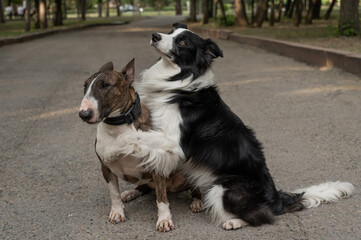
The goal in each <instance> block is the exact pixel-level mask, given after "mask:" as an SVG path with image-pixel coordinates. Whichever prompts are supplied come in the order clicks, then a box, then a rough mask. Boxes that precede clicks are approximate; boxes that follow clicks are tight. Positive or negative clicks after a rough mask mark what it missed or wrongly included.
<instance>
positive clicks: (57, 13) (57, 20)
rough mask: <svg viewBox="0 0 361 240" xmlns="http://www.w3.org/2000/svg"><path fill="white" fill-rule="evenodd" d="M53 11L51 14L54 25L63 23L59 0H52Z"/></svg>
mask: <svg viewBox="0 0 361 240" xmlns="http://www.w3.org/2000/svg"><path fill="white" fill-rule="evenodd" d="M54 13H55V14H53V24H54V26H61V25H63V12H62V10H61V0H55V1H54Z"/></svg>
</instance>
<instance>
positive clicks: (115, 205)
mask: <svg viewBox="0 0 361 240" xmlns="http://www.w3.org/2000/svg"><path fill="white" fill-rule="evenodd" d="M133 82H134V59H133V60H132V61H130V62H129V63H128V64H127V65H126V67H124V69H123V70H122V71H121V72H117V71H114V70H113V63H111V62H108V63H107V64H105V65H104V66H102V67H101V68H100V69H99V71H98V72H96V73H95V74H93V75H92V76H90V77H89V78H88V79H87V80H86V81H85V84H84V98H83V100H82V103H81V106H80V109H79V116H80V117H81V118H82V119H83V120H84V121H85V122H87V123H89V124H98V125H97V137H96V141H95V152H96V154H97V156H98V158H99V160H100V162H101V167H102V173H103V176H104V178H105V180H106V182H107V183H108V187H109V191H110V197H111V201H112V206H111V211H110V214H109V221H110V222H111V223H118V222H124V221H125V215H124V204H123V203H124V202H127V201H130V200H132V199H135V198H136V197H138V196H140V195H142V194H144V193H147V192H149V190H150V189H155V191H156V196H157V206H158V221H157V224H156V229H157V230H158V231H169V230H171V229H172V228H173V227H174V224H173V222H172V216H171V213H170V210H169V202H168V199H167V193H166V191H170V192H180V191H185V190H188V189H190V186H189V185H187V184H186V183H185V178H184V177H183V176H181V175H180V174H178V173H177V172H174V173H172V174H171V175H170V176H169V178H168V179H166V178H164V177H162V175H161V174H159V173H156V172H155V171H152V172H151V173H149V172H147V171H146V169H144V167H142V166H141V165H140V164H141V159H139V158H137V157H134V156H132V154H129V150H126V151H124V152H123V151H122V148H121V147H120V146H119V144H118V143H119V141H122V139H127V135H129V134H132V133H134V132H136V131H152V130H151V127H152V125H151V117H150V113H149V110H148V109H147V108H146V106H145V105H144V104H142V103H140V99H139V96H138V94H137V93H136V91H135V90H134V88H133V87H132V83H133ZM151 141H152V144H154V145H155V146H158V147H159V144H163V143H161V142H159V141H157V139H156V138H155V139H152V140H151ZM165 149H166V148H165ZM144 157H149V156H144ZM118 178H121V179H123V180H125V181H128V182H130V183H132V184H134V185H136V188H135V189H134V190H128V191H124V192H123V193H120V191H119V185H118ZM192 198H193V201H192V203H191V205H190V208H191V210H192V211H193V212H200V211H203V203H202V201H201V193H200V191H199V189H198V188H194V189H192Z"/></svg>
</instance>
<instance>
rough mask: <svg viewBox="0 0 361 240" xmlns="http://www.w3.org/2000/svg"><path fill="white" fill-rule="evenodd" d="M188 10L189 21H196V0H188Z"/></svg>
mask: <svg viewBox="0 0 361 240" xmlns="http://www.w3.org/2000/svg"><path fill="white" fill-rule="evenodd" d="M190 1H191V4H190V11H189V21H190V22H197V10H196V8H197V7H196V6H197V0H190Z"/></svg>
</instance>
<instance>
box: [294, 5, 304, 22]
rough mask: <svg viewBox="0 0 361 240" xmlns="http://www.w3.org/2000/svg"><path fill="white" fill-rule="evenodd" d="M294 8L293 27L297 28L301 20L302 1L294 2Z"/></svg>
mask: <svg viewBox="0 0 361 240" xmlns="http://www.w3.org/2000/svg"><path fill="white" fill-rule="evenodd" d="M294 4H295V6H296V12H295V16H294V17H293V25H295V26H296V27H298V26H299V25H300V23H301V20H302V10H303V0H295V2H294Z"/></svg>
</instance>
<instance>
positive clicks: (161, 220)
mask: <svg viewBox="0 0 361 240" xmlns="http://www.w3.org/2000/svg"><path fill="white" fill-rule="evenodd" d="M157 206H158V221H157V224H156V226H155V229H156V230H157V231H160V232H168V231H170V230H172V229H173V228H174V224H173V222H172V215H171V214H170V210H169V203H163V202H160V203H159V202H157Z"/></svg>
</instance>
